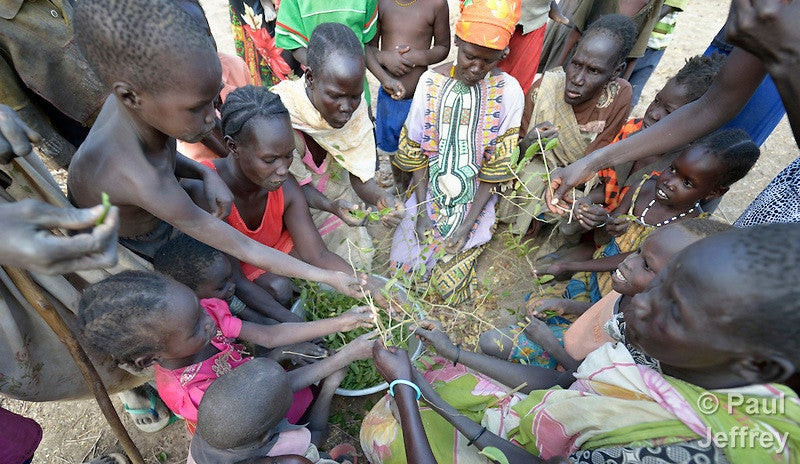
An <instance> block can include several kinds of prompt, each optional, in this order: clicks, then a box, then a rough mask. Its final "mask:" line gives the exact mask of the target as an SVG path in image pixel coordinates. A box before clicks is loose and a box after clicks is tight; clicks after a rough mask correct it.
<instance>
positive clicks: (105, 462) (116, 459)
mask: <svg viewBox="0 0 800 464" xmlns="http://www.w3.org/2000/svg"><path fill="white" fill-rule="evenodd" d="M83 464H128V458H126V457H125V456H123V455H121V454H119V453H111V454H104V455H103V456H97V457H96V458H94V459H92V460H91V461H86V462H84V463H83Z"/></svg>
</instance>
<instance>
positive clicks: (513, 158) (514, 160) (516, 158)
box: [509, 147, 519, 165]
mask: <svg viewBox="0 0 800 464" xmlns="http://www.w3.org/2000/svg"><path fill="white" fill-rule="evenodd" d="M517 161H519V147H514V149H513V150H512V151H511V159H510V160H509V164H511V165H515V164H517Z"/></svg>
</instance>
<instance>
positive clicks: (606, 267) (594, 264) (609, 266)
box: [559, 252, 631, 273]
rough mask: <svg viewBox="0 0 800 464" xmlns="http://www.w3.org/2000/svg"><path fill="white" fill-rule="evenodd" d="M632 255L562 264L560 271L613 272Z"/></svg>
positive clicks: (618, 255) (620, 254)
mask: <svg viewBox="0 0 800 464" xmlns="http://www.w3.org/2000/svg"><path fill="white" fill-rule="evenodd" d="M629 254H631V252H628V253H619V254H616V255H613V256H606V257H604V258H597V259H590V260H588V261H572V262H570V261H567V262H564V263H561V264H560V267H559V270H560V271H561V273H564V272H572V273H574V272H612V271H614V270H615V269H616V268H617V266H619V265H620V264H622V262H623V261H625V258H626V257H627V256H628V255H629Z"/></svg>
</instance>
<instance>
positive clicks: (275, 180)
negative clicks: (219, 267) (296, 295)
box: [195, 86, 353, 304]
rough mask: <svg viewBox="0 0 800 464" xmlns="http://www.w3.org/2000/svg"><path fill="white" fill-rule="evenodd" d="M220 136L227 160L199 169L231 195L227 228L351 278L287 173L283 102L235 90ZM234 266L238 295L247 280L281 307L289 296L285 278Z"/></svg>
mask: <svg viewBox="0 0 800 464" xmlns="http://www.w3.org/2000/svg"><path fill="white" fill-rule="evenodd" d="M222 133H223V134H224V136H225V142H226V144H227V146H228V150H229V155H228V156H227V157H225V158H221V159H217V160H214V161H203V164H205V165H206V166H208V167H210V168H212V169H214V170H215V171H217V173H218V174H219V175H220V177H221V178H222V180H223V181H224V182H225V184H226V185H227V186H228V187H229V188H230V189H231V192H232V193H233V196H234V205H233V207H232V208H231V214H230V215H229V216H228V218H227V221H228V224H230V225H231V226H232V227H233V228H235V229H236V230H238V231H240V232H241V233H243V234H245V235H246V236H248V237H250V238H252V239H253V240H255V241H257V242H259V243H263V244H264V245H267V246H270V247H273V248H275V249H276V250H279V251H282V252H284V253H291V254H293V255H294V256H295V257H297V258H299V259H302V260H303V261H306V262H307V263H315V264H314V265H315V266H319V267H322V268H324V269H331V270H334V269H335V270H337V271H342V272H346V273H348V274H352V273H353V268H352V267H351V266H350V265H349V264H347V262H346V261H345V260H344V259H342V257H340V256H338V255H336V254H334V253H331V252H330V251H328V249H327V248H326V246H325V243H324V242H323V240H322V237H320V233H319V231H318V230H317V228H316V226H315V225H314V222H313V220H312V218H311V214H310V212H309V209H308V204H307V203H306V198H305V196H304V195H303V190H302V189H301V187H300V185H299V184H298V182H297V180H296V179H295V178H294V177H293V176H292V175H291V174H289V170H290V166H291V164H292V161H293V159H294V153H295V151H294V149H295V146H294V137H293V133H292V126H291V121H290V120H289V113H288V111H287V110H286V107H285V106H284V105H283V103H282V102H281V97H279V96H278V95H276V94H274V93H272V92H270V91H269V90H267V89H266V88H264V87H254V86H246V87H241V88H238V89H236V90H234V91H233V92H231V93H230V94H229V95H228V99H227V101H226V102H225V105H223V107H222ZM195 196H196V197H197V198H195V200H196V201H203V199H202V198H200V197H201V195H195ZM235 264H236V265H235V266H234V283H235V284H236V286H237V287H241V288H242V290H247V289H249V287H248V286H247V285H246V284H247V281H252V282H255V283H257V284H259V285H260V286H262V287H264V288H266V289H267V290H269V291H270V293H272V294H273V296H274V297H275V299H277V300H278V301H279V302H281V303H284V304H285V303H286V302H287V301H288V300H289V298H290V297H291V282H290V281H289V279H287V278H285V277H282V276H276V275H272V274H269V273H266V272H265V271H264V270H262V269H259V268H257V267H255V266H253V265H251V264H247V263H241V265H239V263H238V262H237V263H235ZM239 269H241V271H239ZM242 284H245V286H244V287H242ZM246 301H249V300H248V299H247V298H246Z"/></svg>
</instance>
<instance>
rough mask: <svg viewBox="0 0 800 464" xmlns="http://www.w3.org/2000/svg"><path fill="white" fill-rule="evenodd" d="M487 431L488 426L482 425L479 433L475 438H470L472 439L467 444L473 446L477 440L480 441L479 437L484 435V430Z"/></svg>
mask: <svg viewBox="0 0 800 464" xmlns="http://www.w3.org/2000/svg"><path fill="white" fill-rule="evenodd" d="M485 431H486V427H481V430H480V431H479V432H478V434H477V435H475V438H473V439H472V440H470V441H468V442H467V446H472V445H473V443H475V442H476V441H478V438H480V437H481V435H483V432H485Z"/></svg>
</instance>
